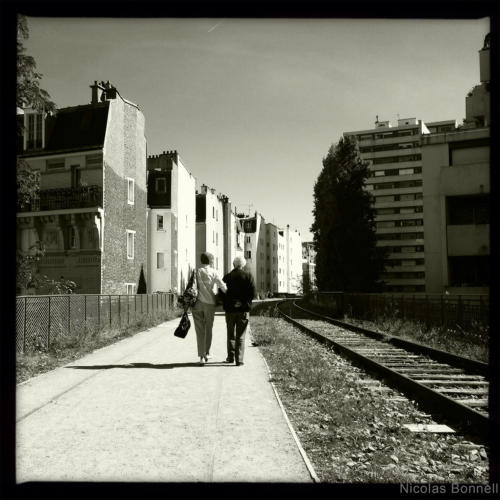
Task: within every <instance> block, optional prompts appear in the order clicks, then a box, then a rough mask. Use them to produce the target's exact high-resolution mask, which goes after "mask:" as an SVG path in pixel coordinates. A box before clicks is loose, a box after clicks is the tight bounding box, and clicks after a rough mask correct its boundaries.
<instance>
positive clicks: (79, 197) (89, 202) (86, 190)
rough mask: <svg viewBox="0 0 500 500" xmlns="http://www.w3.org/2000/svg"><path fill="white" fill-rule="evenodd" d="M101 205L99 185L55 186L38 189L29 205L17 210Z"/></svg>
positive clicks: (37, 210) (28, 210)
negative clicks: (36, 194)
mask: <svg viewBox="0 0 500 500" xmlns="http://www.w3.org/2000/svg"><path fill="white" fill-rule="evenodd" d="M90 207H102V187H101V186H97V185H94V186H80V187H76V188H55V189H43V190H40V192H39V195H38V196H37V197H36V198H34V199H33V200H32V202H31V204H30V205H27V206H24V207H23V208H21V209H19V210H18V211H19V212H40V211H44V210H64V209H71V208H90Z"/></svg>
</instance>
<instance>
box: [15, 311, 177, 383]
mask: <svg viewBox="0 0 500 500" xmlns="http://www.w3.org/2000/svg"><path fill="white" fill-rule="evenodd" d="M180 314H181V313H180V311H179V310H174V311H172V312H162V313H157V314H156V316H154V317H150V318H147V317H145V318H143V319H140V320H139V321H137V322H136V323H132V324H130V325H128V326H123V327H122V328H113V329H107V330H102V331H100V332H98V333H97V334H96V335H92V336H91V335H86V336H81V337H78V336H74V337H69V338H65V339H61V340H59V341H57V340H56V341H54V342H53V343H52V345H51V347H50V349H48V350H47V349H43V348H39V349H37V350H35V351H33V352H29V353H17V355H16V382H17V383H18V384H19V383H21V382H24V381H26V380H28V379H30V378H32V377H35V376H37V375H40V374H41V373H45V372H48V371H50V370H54V369H55V368H58V367H59V366H64V365H66V364H68V363H70V362H71V361H73V360H75V359H79V358H81V357H83V356H85V355H86V354H89V353H91V352H92V351H95V350H96V349H100V348H101V347H105V346H107V345H109V344H113V343H115V342H118V341H119V340H122V339H124V338H126V337H131V336H133V335H135V334H136V333H138V332H140V331H143V330H145V329H147V328H151V327H153V326H156V325H158V324H160V323H162V322H164V321H168V320H169V319H173V318H176V317H178V316H180Z"/></svg>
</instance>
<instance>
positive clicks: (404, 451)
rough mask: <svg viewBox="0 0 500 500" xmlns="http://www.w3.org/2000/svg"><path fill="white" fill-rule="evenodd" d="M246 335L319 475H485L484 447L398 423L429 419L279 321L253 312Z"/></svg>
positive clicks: (334, 478) (390, 478) (336, 478)
mask: <svg viewBox="0 0 500 500" xmlns="http://www.w3.org/2000/svg"><path fill="white" fill-rule="evenodd" d="M252 339H253V342H254V343H255V344H256V345H258V346H259V349H260V350H261V352H262V353H263V355H264V356H265V358H266V360H267V361H268V364H269V366H270V369H271V373H272V380H273V382H274V384H275V385H276V387H277V390H278V392H279V394H280V397H281V398H282V400H283V404H284V405H285V407H286V410H287V413H288V415H289V417H290V420H291V421H292V424H293V426H294V428H295V430H296V431H297V434H298V436H299V438H300V440H301V442H302V445H303V447H304V449H305V450H306V452H307V454H308V456H309V458H310V460H311V461H312V463H313V465H314V467H315V470H316V473H317V474H318V476H319V477H320V480H321V481H322V482H339V483H342V482H346V483H350V482H364V483H370V482H382V483H394V482H398V483H399V482H443V483H446V482H448V483H451V482H476V483H477V482H486V481H487V480H488V455H487V448H486V447H484V446H483V445H481V444H480V443H474V442H472V441H469V440H468V439H466V438H465V437H463V436H461V435H458V434H431V433H413V432H410V431H409V430H407V429H406V428H404V427H403V424H406V423H408V424H409V423H432V422H433V420H432V419H431V418H430V416H429V415H426V414H425V413H423V412H422V411H420V410H419V409H418V408H417V407H416V405H415V404H414V403H413V402H412V401H409V400H407V399H406V398H404V397H402V395H401V394H399V393H397V392H395V391H393V390H392V389H389V388H387V387H384V386H383V385H381V384H380V383H377V382H375V383H374V384H373V385H374V386H375V389H373V386H372V388H368V387H367V384H366V383H365V382H362V381H366V380H367V379H369V378H370V377H369V376H368V375H366V374H365V373H364V372H362V371H361V370H359V369H358V368H356V367H354V366H353V365H351V364H350V363H349V362H348V361H346V360H344V359H342V358H340V357H339V356H337V355H335V354H334V353H333V352H332V351H330V350H328V349H326V348H325V347H323V346H321V345H319V344H318V343H316V342H315V341H314V340H312V339H310V338H309V337H307V336H305V335H304V334H302V333H300V332H299V331H298V330H297V329H295V328H294V327H292V326H290V325H288V324H287V323H286V322H285V321H284V320H281V319H278V318H263V317H260V318H259V317H255V318H253V320H252ZM360 382H361V383H360Z"/></svg>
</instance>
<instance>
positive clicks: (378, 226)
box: [377, 220, 395, 229]
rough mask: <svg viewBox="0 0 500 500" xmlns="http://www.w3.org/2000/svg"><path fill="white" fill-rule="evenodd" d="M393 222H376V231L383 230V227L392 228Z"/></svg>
mask: <svg viewBox="0 0 500 500" xmlns="http://www.w3.org/2000/svg"><path fill="white" fill-rule="evenodd" d="M394 226H395V222H394V221H393V220H384V221H381V222H377V229H380V228H384V227H394Z"/></svg>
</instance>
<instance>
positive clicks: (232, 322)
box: [226, 312, 250, 363]
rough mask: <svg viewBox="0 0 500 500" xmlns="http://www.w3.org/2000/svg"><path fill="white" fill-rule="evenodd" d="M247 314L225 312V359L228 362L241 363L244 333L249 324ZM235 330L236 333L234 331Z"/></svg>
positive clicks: (243, 350)
mask: <svg viewBox="0 0 500 500" xmlns="http://www.w3.org/2000/svg"><path fill="white" fill-rule="evenodd" d="M249 316H250V313H248V312H226V326H227V357H228V360H229V361H233V359H234V361H236V363H243V356H244V354H245V333H246V331H247V327H248V323H249ZM235 330H236V331H235Z"/></svg>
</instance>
